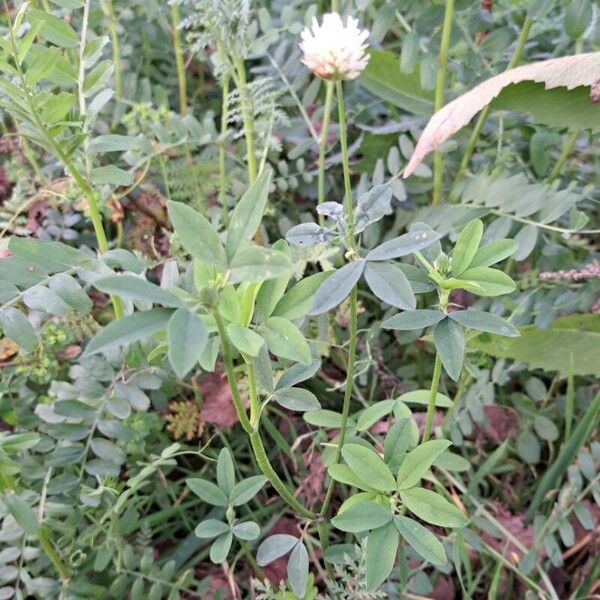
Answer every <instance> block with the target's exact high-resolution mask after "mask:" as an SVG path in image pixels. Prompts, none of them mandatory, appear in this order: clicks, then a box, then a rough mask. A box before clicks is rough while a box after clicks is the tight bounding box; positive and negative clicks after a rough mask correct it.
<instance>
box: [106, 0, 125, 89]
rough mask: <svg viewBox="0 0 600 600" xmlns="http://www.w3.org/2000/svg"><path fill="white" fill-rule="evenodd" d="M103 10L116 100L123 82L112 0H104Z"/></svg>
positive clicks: (115, 17)
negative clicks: (106, 20)
mask: <svg viewBox="0 0 600 600" xmlns="http://www.w3.org/2000/svg"><path fill="white" fill-rule="evenodd" d="M104 6H105V9H104V12H105V14H106V16H107V17H108V31H109V34H110V44H111V46H112V57H113V66H114V68H115V95H116V96H117V100H121V99H122V98H123V83H122V79H121V47H120V45H119V34H118V32H117V16H116V15H115V7H114V6H113V3H112V0H105V4H104Z"/></svg>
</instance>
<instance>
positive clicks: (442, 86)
mask: <svg viewBox="0 0 600 600" xmlns="http://www.w3.org/2000/svg"><path fill="white" fill-rule="evenodd" d="M453 15H454V0H446V9H445V10H444V24H443V26H442V39H441V42H440V53H439V56H438V67H437V76H436V81H435V111H436V112H437V111H438V110H440V108H442V106H443V105H444V92H445V90H446V67H447V65H448V48H449V46H450V35H451V34H452V17H453ZM443 166H444V165H443V159H442V154H441V152H439V151H437V150H436V152H435V153H434V155H433V204H434V205H438V204H441V202H442V178H443V174H444V172H443Z"/></svg>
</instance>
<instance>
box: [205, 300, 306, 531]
mask: <svg viewBox="0 0 600 600" xmlns="http://www.w3.org/2000/svg"><path fill="white" fill-rule="evenodd" d="M213 315H214V317H215V321H216V323H217V329H218V331H219V338H220V340H221V348H222V350H223V363H224V364H225V374H226V375H227V382H228V383H229V388H230V390H231V396H232V398H233V404H234V406H235V410H236V412H237V415H238V419H239V420H240V423H241V425H242V428H243V429H244V431H245V432H246V433H247V434H248V435H249V437H250V444H251V446H252V451H253V453H254V458H255V459H256V464H257V465H258V468H259V469H260V471H261V473H262V474H263V475H264V476H265V477H266V478H267V479H268V480H269V481H270V483H271V485H272V486H273V488H274V489H275V491H276V492H277V493H278V494H279V495H280V496H281V498H282V499H283V500H285V502H287V503H288V504H289V505H290V506H291V507H292V508H293V509H294V510H295V511H296V512H297V513H298V514H299V515H301V516H302V517H304V518H306V519H314V518H315V517H316V515H315V514H314V513H313V512H311V511H310V510H308V509H307V508H305V507H304V506H303V505H302V504H301V503H300V502H299V501H298V499H297V498H296V497H295V496H294V494H293V493H292V492H290V490H289V489H288V488H287V486H286V485H285V483H284V482H283V481H282V480H281V478H280V477H279V475H277V473H276V472H275V469H273V466H272V465H271V461H270V460H269V457H268V456H267V452H266V450H265V447H264V445H263V442H262V439H261V437H260V433H259V431H258V425H259V423H258V406H255V408H254V410H253V409H252V408H251V409H250V410H251V414H253V413H254V412H256V414H257V416H256V423H251V422H250V420H249V419H248V415H247V414H246V409H245V408H244V403H243V402H242V399H241V396H240V392H239V389H238V386H237V380H236V377H235V371H234V368H233V359H232V357H231V349H230V347H229V342H228V341H227V334H226V332H225V325H224V323H223V319H222V318H221V316H220V315H219V313H218V312H217V311H216V310H215V311H213ZM253 372H254V371H253V368H249V369H248V376H249V379H250V390H251V391H250V394H251V396H252V397H253V399H252V398H251V407H252V405H253V404H255V405H257V403H258V399H257V397H256V380H255V378H254V376H253V375H251V373H252V374H253Z"/></svg>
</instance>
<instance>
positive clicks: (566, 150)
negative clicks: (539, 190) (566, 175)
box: [548, 129, 579, 182]
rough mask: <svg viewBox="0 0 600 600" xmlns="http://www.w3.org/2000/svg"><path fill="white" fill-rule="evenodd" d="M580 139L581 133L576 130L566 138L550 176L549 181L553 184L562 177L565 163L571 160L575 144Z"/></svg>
mask: <svg viewBox="0 0 600 600" xmlns="http://www.w3.org/2000/svg"><path fill="white" fill-rule="evenodd" d="M578 137H579V131H578V130H577V129H576V130H575V131H571V133H569V135H568V136H567V137H566V138H565V141H564V143H563V147H562V149H561V151H560V155H559V157H558V160H557V161H556V164H555V165H554V167H552V171H551V172H550V175H548V181H550V182H552V181H554V180H555V179H556V178H557V177H558V176H559V175H560V172H561V171H562V169H563V167H564V166H565V162H567V158H569V155H570V154H571V152H572V151H573V148H574V147H575V142H577V138H578Z"/></svg>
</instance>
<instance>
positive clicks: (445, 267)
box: [433, 252, 450, 275]
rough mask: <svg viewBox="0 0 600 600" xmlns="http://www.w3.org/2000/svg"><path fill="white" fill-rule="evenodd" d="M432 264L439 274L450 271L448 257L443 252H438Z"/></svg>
mask: <svg viewBox="0 0 600 600" xmlns="http://www.w3.org/2000/svg"><path fill="white" fill-rule="evenodd" d="M433 266H434V267H435V270H436V271H437V272H438V273H439V274H440V275H445V274H446V273H448V271H450V259H449V258H448V255H447V254H445V253H444V252H440V253H439V254H438V256H437V258H436V259H435V261H434V263H433Z"/></svg>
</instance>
